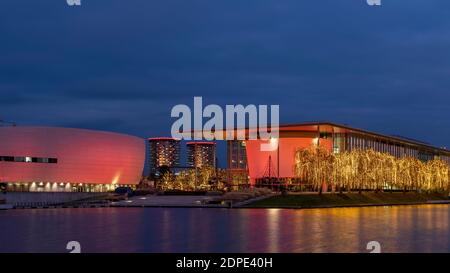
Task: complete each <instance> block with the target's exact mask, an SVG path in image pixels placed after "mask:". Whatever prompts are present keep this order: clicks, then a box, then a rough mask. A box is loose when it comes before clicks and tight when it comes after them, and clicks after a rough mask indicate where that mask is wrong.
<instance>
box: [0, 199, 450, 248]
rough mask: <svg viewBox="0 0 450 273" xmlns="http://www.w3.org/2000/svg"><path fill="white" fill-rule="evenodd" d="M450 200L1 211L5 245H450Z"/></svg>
mask: <svg viewBox="0 0 450 273" xmlns="http://www.w3.org/2000/svg"><path fill="white" fill-rule="evenodd" d="M449 219H450V206H448V205H422V206H397V207H366V208H336V209H304V210H290V209H205V208H203V209H201V208H96V209H92V208H91V209H88V208H86V209H81V208H80V209H37V210H8V211H0V252H58V253H64V252H69V251H68V250H66V246H67V243H68V242H69V241H77V242H79V243H80V245H81V251H82V252H369V251H368V250H367V243H368V242H370V241H377V242H379V243H380V245H381V251H382V252H449V251H450V226H449V225H450V222H449Z"/></svg>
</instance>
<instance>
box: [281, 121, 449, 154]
mask: <svg viewBox="0 0 450 273" xmlns="http://www.w3.org/2000/svg"><path fill="white" fill-rule="evenodd" d="M319 127H321V128H320V131H321V132H323V129H324V128H323V127H325V130H327V129H328V131H329V132H334V133H352V132H356V133H361V134H367V135H371V136H373V137H376V138H382V139H385V140H387V141H395V142H400V143H404V144H407V145H412V146H421V147H425V148H428V149H432V150H436V151H440V152H444V153H447V154H449V155H450V151H449V150H447V149H445V148H440V147H436V146H433V145H431V144H428V143H425V142H422V141H419V140H414V139H411V138H406V137H400V136H393V135H386V134H381V133H376V132H373V131H369V130H365V129H359V128H354V127H350V126H348V125H343V124H338V123H333V122H326V121H321V122H307V123H293V124H282V125H280V126H279V128H280V132H283V131H284V132H285V131H300V130H301V131H311V132H313V131H319ZM327 127H328V128H327ZM336 129H337V130H336Z"/></svg>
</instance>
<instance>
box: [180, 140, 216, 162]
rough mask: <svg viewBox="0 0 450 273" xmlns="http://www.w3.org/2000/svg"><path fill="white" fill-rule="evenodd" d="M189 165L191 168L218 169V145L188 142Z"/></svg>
mask: <svg viewBox="0 0 450 273" xmlns="http://www.w3.org/2000/svg"><path fill="white" fill-rule="evenodd" d="M186 146H187V164H188V166H189V167H196V168H201V167H216V143H215V142H209V141H198V142H188V143H187V144H186Z"/></svg>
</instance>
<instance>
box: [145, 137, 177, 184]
mask: <svg viewBox="0 0 450 273" xmlns="http://www.w3.org/2000/svg"><path fill="white" fill-rule="evenodd" d="M148 141H149V165H150V174H153V175H154V174H159V169H160V168H161V167H168V168H175V167H178V166H180V140H178V139H174V138H171V137H155V138H149V140H148Z"/></svg>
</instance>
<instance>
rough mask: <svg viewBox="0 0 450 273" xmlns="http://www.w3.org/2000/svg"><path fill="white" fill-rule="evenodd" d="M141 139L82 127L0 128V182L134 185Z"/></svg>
mask: <svg viewBox="0 0 450 273" xmlns="http://www.w3.org/2000/svg"><path fill="white" fill-rule="evenodd" d="M144 161H145V141H144V140H143V139H140V138H138V137H134V136H129V135H123V134H117V133H110V132H103V131H92V130H84V129H70V128H54V127H0V183H3V185H6V186H7V189H8V190H11V191H44V192H45V191H106V190H111V189H114V188H115V187H117V186H118V185H127V186H133V185H136V184H138V183H139V181H140V179H141V176H142V172H143V168H144Z"/></svg>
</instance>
